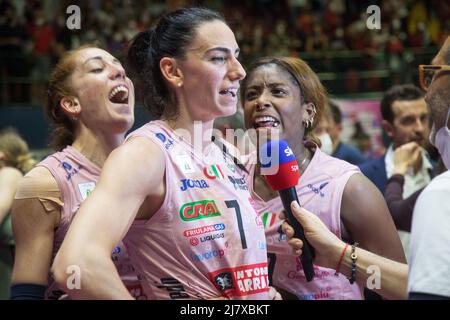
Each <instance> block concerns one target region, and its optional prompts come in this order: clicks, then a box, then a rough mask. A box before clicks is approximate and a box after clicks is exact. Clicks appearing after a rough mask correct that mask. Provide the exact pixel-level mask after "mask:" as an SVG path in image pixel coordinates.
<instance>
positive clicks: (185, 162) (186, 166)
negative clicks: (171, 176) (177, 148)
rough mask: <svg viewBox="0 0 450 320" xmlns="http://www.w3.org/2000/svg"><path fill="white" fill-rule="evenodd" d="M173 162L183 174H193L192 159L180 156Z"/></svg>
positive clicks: (187, 156)
mask: <svg viewBox="0 0 450 320" xmlns="http://www.w3.org/2000/svg"><path fill="white" fill-rule="evenodd" d="M175 162H176V163H177V165H178V167H179V168H180V170H181V171H182V172H183V173H186V174H189V173H194V172H195V167H194V165H193V164H192V159H191V157H190V156H189V155H187V154H180V155H177V156H176V157H175Z"/></svg>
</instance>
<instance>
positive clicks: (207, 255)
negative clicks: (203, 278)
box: [191, 248, 227, 261]
mask: <svg viewBox="0 0 450 320" xmlns="http://www.w3.org/2000/svg"><path fill="white" fill-rule="evenodd" d="M226 250H227V249H225V248H223V249H215V250H210V251H206V252H201V253H198V254H196V253H191V260H192V261H203V260H210V259H216V258H219V259H222V257H223V256H224V255H225V254H226Z"/></svg>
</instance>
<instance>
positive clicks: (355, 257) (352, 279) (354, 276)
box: [348, 242, 358, 284]
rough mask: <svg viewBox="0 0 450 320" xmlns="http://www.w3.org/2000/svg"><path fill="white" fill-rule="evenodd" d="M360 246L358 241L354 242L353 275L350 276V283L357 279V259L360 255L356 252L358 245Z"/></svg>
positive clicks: (352, 256) (352, 255) (351, 256)
mask: <svg viewBox="0 0 450 320" xmlns="http://www.w3.org/2000/svg"><path fill="white" fill-rule="evenodd" d="M357 246H358V242H355V243H353V244H352V254H351V255H350V258H352V275H351V277H350V278H348V281H350V284H353V283H354V282H355V280H356V260H357V259H358V255H357V254H356V247H357Z"/></svg>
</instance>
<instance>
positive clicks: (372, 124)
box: [333, 99, 385, 158]
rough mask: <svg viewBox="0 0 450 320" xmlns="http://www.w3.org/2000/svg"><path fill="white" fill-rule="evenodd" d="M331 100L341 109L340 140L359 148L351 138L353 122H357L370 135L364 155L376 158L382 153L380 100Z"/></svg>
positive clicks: (353, 129)
mask: <svg viewBox="0 0 450 320" xmlns="http://www.w3.org/2000/svg"><path fill="white" fill-rule="evenodd" d="M333 102H335V103H336V104H337V105H338V106H339V108H340V110H341V111H342V126H343V130H342V134H341V139H342V141H344V142H346V143H349V144H352V145H354V146H356V147H360V148H361V146H358V145H357V144H356V141H355V140H353V139H352V136H353V135H354V133H355V123H357V122H359V123H360V124H361V126H362V128H363V131H364V132H365V133H366V134H367V135H368V136H369V137H370V146H368V147H367V150H365V155H366V156H367V157H368V158H376V157H378V156H380V155H382V154H384V152H385V148H384V145H383V139H382V128H381V113H380V101H379V100H344V99H342V100H341V99H333Z"/></svg>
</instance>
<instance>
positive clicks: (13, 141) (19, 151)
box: [0, 128, 36, 300]
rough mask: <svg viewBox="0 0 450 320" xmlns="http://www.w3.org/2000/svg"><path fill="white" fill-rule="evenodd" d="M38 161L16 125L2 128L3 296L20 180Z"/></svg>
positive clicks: (0, 257) (5, 295)
mask: <svg viewBox="0 0 450 320" xmlns="http://www.w3.org/2000/svg"><path fill="white" fill-rule="evenodd" d="M35 163H36V162H35V161H34V160H33V159H32V157H31V155H30V153H29V151H28V146H27V144H26V142H25V141H24V140H22V138H21V137H20V136H19V135H18V134H17V133H16V132H15V131H14V130H13V129H10V128H8V129H3V130H2V131H0V300H3V299H8V298H9V285H10V279H11V270H12V266H13V261H14V242H13V236H12V227H11V218H10V210H11V206H12V202H13V199H14V194H15V193H16V188H17V185H18V183H19V180H20V179H21V178H22V176H23V175H24V174H25V173H26V172H28V171H29V170H30V169H31V168H32V167H33V165H34V164H35Z"/></svg>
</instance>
